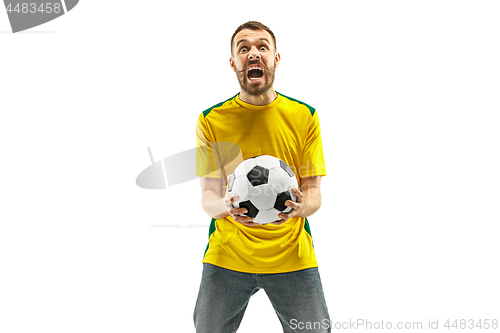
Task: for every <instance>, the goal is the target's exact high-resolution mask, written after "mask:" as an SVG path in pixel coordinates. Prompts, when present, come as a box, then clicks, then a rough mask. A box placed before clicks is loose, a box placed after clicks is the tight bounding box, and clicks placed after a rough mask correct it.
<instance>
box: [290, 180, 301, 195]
mask: <svg viewBox="0 0 500 333" xmlns="http://www.w3.org/2000/svg"><path fill="white" fill-rule="evenodd" d="M290 178H291V179H292V185H291V188H297V189H298V188H299V183H297V178H295V177H290ZM294 201H295V200H294Z"/></svg>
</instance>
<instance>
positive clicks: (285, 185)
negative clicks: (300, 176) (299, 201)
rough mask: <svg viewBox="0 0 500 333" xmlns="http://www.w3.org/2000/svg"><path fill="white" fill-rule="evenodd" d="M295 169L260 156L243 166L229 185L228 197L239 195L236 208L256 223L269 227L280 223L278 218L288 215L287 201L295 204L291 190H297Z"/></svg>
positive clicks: (238, 168) (280, 161) (270, 157)
mask: <svg viewBox="0 0 500 333" xmlns="http://www.w3.org/2000/svg"><path fill="white" fill-rule="evenodd" d="M297 187H298V184H297V179H296V178H295V174H294V173H293V171H292V169H291V168H290V167H289V166H288V164H286V163H285V162H283V161H282V160H280V159H279V158H276V157H273V156H269V155H260V156H256V157H251V158H249V159H246V160H244V161H243V162H241V163H240V164H239V165H238V166H237V167H236V170H234V173H233V176H232V177H231V180H230V181H229V184H228V189H227V190H228V194H229V196H234V195H238V197H239V200H238V201H237V202H234V203H233V207H235V208H242V207H244V208H246V209H247V210H248V213H246V214H243V215H244V216H250V217H252V218H253V222H256V223H260V224H266V223H271V222H274V221H278V220H280V218H279V217H278V214H280V213H288V212H290V211H291V210H292V208H291V207H287V206H285V202H286V201H287V200H292V201H295V200H296V197H295V194H293V193H292V191H291V190H292V188H297Z"/></svg>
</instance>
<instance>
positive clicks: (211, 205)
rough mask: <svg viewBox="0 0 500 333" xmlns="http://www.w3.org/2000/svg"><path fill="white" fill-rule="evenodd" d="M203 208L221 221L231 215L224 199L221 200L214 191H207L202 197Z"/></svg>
mask: <svg viewBox="0 0 500 333" xmlns="http://www.w3.org/2000/svg"><path fill="white" fill-rule="evenodd" d="M201 206H202V207H203V210H204V211H205V212H206V213H207V214H208V215H209V216H210V217H212V218H214V219H221V218H224V217H226V216H228V215H229V213H228V212H227V211H226V207H225V205H224V198H221V197H220V196H219V195H217V194H216V193H215V192H213V191H205V192H203V194H202V196H201Z"/></svg>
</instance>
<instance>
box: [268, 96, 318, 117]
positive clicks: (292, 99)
mask: <svg viewBox="0 0 500 333" xmlns="http://www.w3.org/2000/svg"><path fill="white" fill-rule="evenodd" d="M277 93H278V94H280V95H281V96H283V97H286V98H288V99H289V100H291V101H294V102H297V103H299V104H302V105H305V106H307V108H308V109H309V112H311V116H314V112H316V109H315V108H313V107H312V106H310V105H309V104H306V103H304V102H301V101H299V100H298V99H295V98H291V97H288V96H285V95H283V94H282V93H279V92H277Z"/></svg>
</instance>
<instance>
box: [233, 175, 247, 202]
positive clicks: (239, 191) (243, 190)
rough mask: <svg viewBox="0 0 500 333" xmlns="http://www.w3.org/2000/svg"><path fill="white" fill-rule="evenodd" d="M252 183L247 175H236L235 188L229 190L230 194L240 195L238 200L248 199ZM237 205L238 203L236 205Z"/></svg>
mask: <svg viewBox="0 0 500 333" xmlns="http://www.w3.org/2000/svg"><path fill="white" fill-rule="evenodd" d="M251 186H252V185H251V184H250V182H249V181H248V179H247V177H246V176H239V177H236V179H235V180H234V183H233V188H232V190H231V191H229V195H230V196H233V195H237V196H239V197H240V198H239V200H238V202H241V201H246V200H248V197H249V194H250V189H251ZM235 206H236V205H235Z"/></svg>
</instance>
